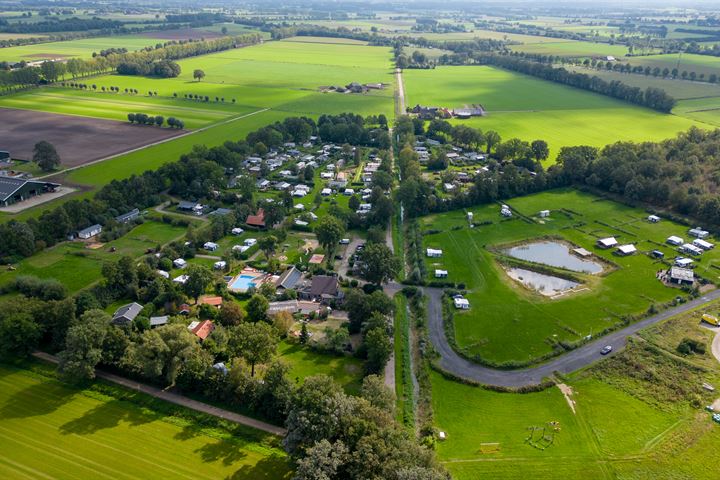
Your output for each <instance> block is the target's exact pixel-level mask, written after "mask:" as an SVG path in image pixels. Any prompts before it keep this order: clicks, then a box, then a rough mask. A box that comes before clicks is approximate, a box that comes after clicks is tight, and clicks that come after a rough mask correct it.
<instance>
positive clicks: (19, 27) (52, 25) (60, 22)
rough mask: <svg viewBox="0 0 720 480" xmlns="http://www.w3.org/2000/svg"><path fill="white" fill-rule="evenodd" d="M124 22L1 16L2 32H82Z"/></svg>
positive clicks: (120, 25)
mask: <svg viewBox="0 0 720 480" xmlns="http://www.w3.org/2000/svg"><path fill="white" fill-rule="evenodd" d="M122 26H123V22H120V21H118V20H109V19H104V18H98V17H92V18H77V17H73V18H65V19H52V20H43V21H41V22H13V23H10V22H8V21H7V20H3V19H2V18H0V32H3V33H44V32H80V31H85V30H101V29H106V30H111V29H115V28H120V27H122Z"/></svg>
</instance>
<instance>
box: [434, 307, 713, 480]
mask: <svg viewBox="0 0 720 480" xmlns="http://www.w3.org/2000/svg"><path fill="white" fill-rule="evenodd" d="M717 308H718V304H717V303H716V304H714V305H713V306H712V308H711V309H710V310H713V311H715V310H717ZM703 330H704V329H703V328H702V327H700V326H699V325H698V321H697V314H690V315H684V316H680V317H674V318H672V319H670V320H668V321H666V322H663V323H661V324H659V325H657V326H653V327H651V328H649V329H646V330H644V331H642V332H641V335H642V337H643V338H647V339H648V341H649V342H652V343H654V344H655V345H657V346H658V347H660V348H665V347H664V346H663V343H664V342H665V341H666V337H668V336H671V337H675V338H677V337H679V336H680V335H682V333H681V332H685V334H690V335H691V336H694V337H695V336H706V338H708V339H709V337H708V336H707V335H706V334H705V332H703ZM656 342H657V343H656ZM643 343H644V342H640V345H642V344H643ZM632 348H633V349H634V348H637V347H632ZM654 352H655V353H651V354H649V356H646V357H644V358H643V357H641V356H638V355H637V353H636V350H628V351H627V352H626V355H627V357H624V358H622V359H620V360H619V361H617V362H614V363H608V362H603V363H600V364H596V365H594V366H591V367H589V368H588V369H586V370H583V371H580V372H576V373H575V374H573V375H571V376H570V377H569V378H567V379H566V380H565V383H566V384H568V385H569V386H570V388H571V389H572V393H571V397H570V398H571V400H572V401H574V409H575V412H574V413H573V410H572V409H571V408H570V406H569V404H568V402H567V401H566V399H565V398H564V396H563V394H562V393H561V391H560V389H559V388H556V387H552V388H550V389H547V390H544V391H541V392H533V393H527V394H512V393H499V392H493V391H488V390H485V389H482V388H479V387H473V386H469V385H461V384H458V383H456V382H452V381H449V380H447V379H445V378H444V377H442V376H441V375H440V374H437V373H433V374H432V375H431V380H432V392H433V411H434V419H435V426H436V428H437V429H438V430H439V431H443V432H446V434H447V440H445V441H444V442H439V443H438V446H437V453H438V457H439V459H440V461H441V462H443V464H444V465H445V467H446V468H448V470H450V472H451V473H452V474H453V478H454V479H456V480H470V479H475V478H497V479H524V478H528V477H532V478H540V479H557V478H601V479H617V478H620V479H627V480H630V479H632V480H644V479H649V478H653V479H667V480H671V479H681V478H688V479H689V478H692V479H696V480H701V479H707V480H711V479H713V478H715V477H716V476H717V465H716V463H715V461H714V457H713V456H712V455H708V454H707V451H708V449H710V450H712V448H713V447H712V445H714V444H715V443H717V441H718V440H720V429H718V428H717V426H716V425H714V424H713V423H712V421H711V419H710V416H709V414H707V412H704V411H702V407H703V405H705V404H706V403H709V402H711V401H712V399H714V398H716V395H714V394H712V393H708V392H703V393H698V395H700V396H701V397H702V400H701V405H700V406H699V407H692V406H691V405H690V402H688V398H686V397H685V398H683V397H681V396H679V395H676V394H675V390H676V388H677V389H678V391H680V390H679V388H683V389H687V388H693V389H694V390H696V391H697V392H702V389H701V388H700V386H699V382H700V381H712V382H715V381H716V380H717V377H718V373H719V370H720V369H718V363H717V361H716V360H715V359H714V358H712V357H711V355H710V354H709V353H707V354H705V355H704V356H698V355H693V356H692V357H689V358H687V360H689V361H690V362H691V363H690V364H689V365H697V366H702V367H704V368H706V369H707V370H706V371H707V373H703V372H698V371H697V370H693V368H694V367H692V366H691V367H688V368H686V367H679V366H678V364H677V363H672V362H673V360H672V359H673V358H676V357H674V355H673V353H672V352H674V346H671V347H670V348H669V350H667V351H666V352H662V353H658V351H654ZM668 359H670V360H669V362H670V363H668ZM610 362H612V360H611V361H610ZM626 365H627V366H626ZM684 365H688V364H684ZM668 368H669V369H670V370H668ZM650 371H652V373H650ZM599 372H603V375H602V376H601V375H599ZM642 372H645V375H643V373H642ZM629 373H634V375H633V377H634V378H631V377H630V375H629ZM673 375H674V376H676V377H678V378H680V380H675V379H674V378H663V377H667V376H673ZM653 376H654V377H653ZM658 384H663V387H661V388H660V390H654V388H655V387H656V385H658ZM662 388H665V389H666V393H667V392H669V395H670V396H677V397H678V398H677V399H671V398H665V397H664V396H663V394H658V393H657V392H658V391H661V390H662ZM551 421H554V422H559V427H560V428H559V431H557V432H553V433H554V437H553V441H552V444H550V445H549V446H546V448H545V449H544V450H541V449H539V448H537V445H538V443H539V442H528V441H527V437H528V435H529V430H528V428H529V427H533V426H540V427H542V426H546V427H549V428H546V431H547V432H551V431H552V428H551V427H552V426H551V425H550V426H549V425H548V422H551ZM538 437H539V435H538V436H536V437H535V438H536V439H537V438H538ZM533 443H535V446H533ZM548 443H549V442H546V445H547V444H548Z"/></svg>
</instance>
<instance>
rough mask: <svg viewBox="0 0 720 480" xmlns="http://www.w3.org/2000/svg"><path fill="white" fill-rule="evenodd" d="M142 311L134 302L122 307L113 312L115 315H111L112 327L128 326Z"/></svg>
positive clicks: (140, 306) (141, 307)
mask: <svg viewBox="0 0 720 480" xmlns="http://www.w3.org/2000/svg"><path fill="white" fill-rule="evenodd" d="M142 309H143V306H142V305H140V304H139V303H135V302H133V303H128V304H127V305H123V306H122V307H120V308H118V309H117V310H115V313H113V316H112V323H113V324H114V325H128V324H129V323H132V322H133V321H134V320H135V318H136V317H137V316H138V315H139V314H140V312H141V311H142Z"/></svg>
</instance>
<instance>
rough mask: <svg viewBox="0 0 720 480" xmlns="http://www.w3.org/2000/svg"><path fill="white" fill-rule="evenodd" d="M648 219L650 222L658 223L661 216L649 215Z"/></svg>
mask: <svg viewBox="0 0 720 480" xmlns="http://www.w3.org/2000/svg"><path fill="white" fill-rule="evenodd" d="M647 220H648V222H650V223H658V222H659V221H660V217H658V216H657V215H648V217H647Z"/></svg>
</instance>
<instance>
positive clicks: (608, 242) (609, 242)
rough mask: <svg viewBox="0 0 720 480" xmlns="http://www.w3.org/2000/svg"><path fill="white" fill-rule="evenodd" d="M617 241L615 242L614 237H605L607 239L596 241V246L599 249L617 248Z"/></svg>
mask: <svg viewBox="0 0 720 480" xmlns="http://www.w3.org/2000/svg"><path fill="white" fill-rule="evenodd" d="M617 244H618V241H617V240H615V237H607V238H601V239H599V240H598V241H597V246H598V247H600V248H612V247H615V246H617Z"/></svg>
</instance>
